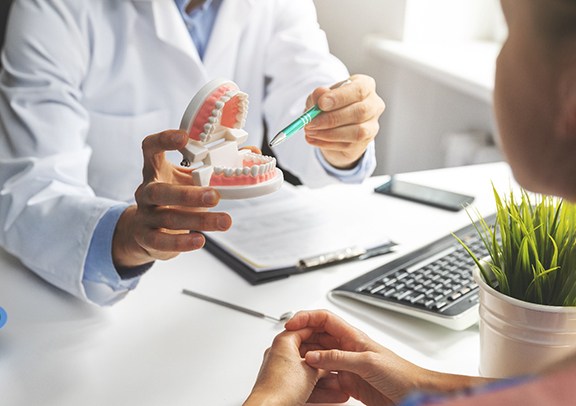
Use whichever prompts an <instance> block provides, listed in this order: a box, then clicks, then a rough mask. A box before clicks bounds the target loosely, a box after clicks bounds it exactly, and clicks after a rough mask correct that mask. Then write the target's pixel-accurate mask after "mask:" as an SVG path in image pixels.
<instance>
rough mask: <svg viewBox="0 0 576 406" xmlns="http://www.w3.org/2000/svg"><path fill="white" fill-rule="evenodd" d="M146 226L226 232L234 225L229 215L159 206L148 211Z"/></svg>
mask: <svg viewBox="0 0 576 406" xmlns="http://www.w3.org/2000/svg"><path fill="white" fill-rule="evenodd" d="M148 213H149V215H148V217H147V219H146V224H147V225H148V226H149V227H151V228H154V229H167V230H194V231H226V230H228V229H229V228H230V226H231V225H232V218H231V217H230V215H229V214H228V213H223V212H209V211H199V210H185V209H181V208H178V207H166V206H159V207H154V208H150V209H149V210H148Z"/></svg>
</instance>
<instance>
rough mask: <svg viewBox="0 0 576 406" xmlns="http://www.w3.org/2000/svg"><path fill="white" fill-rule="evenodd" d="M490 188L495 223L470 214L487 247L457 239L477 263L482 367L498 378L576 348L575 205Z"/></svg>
mask: <svg viewBox="0 0 576 406" xmlns="http://www.w3.org/2000/svg"><path fill="white" fill-rule="evenodd" d="M493 190H494V198H495V201H496V219H495V222H494V224H488V223H487V222H486V221H485V220H483V219H482V217H481V216H480V215H479V213H476V214H477V216H478V219H479V220H478V221H476V222H474V224H475V227H476V230H477V232H478V234H479V236H480V238H481V240H482V242H483V244H484V246H485V247H486V249H487V251H488V253H489V255H488V256H487V257H486V258H478V257H476V256H475V255H474V253H473V252H472V251H471V250H470V249H469V248H468V247H467V246H466V244H465V243H464V242H463V241H461V240H460V243H461V244H462V245H463V246H464V248H466V250H467V251H468V253H469V254H470V255H471V256H472V258H473V259H474V261H475V262H476V264H477V269H475V271H474V277H475V280H476V282H477V283H478V285H479V287H480V293H479V294H480V366H479V369H480V373H481V374H482V375H484V376H490V377H495V378H503V377H508V376H514V375H521V374H529V373H533V372H537V371H539V370H541V369H543V368H546V367H547V366H549V365H552V364H554V363H556V362H558V361H561V360H562V359H564V358H567V357H569V356H570V355H572V354H574V353H576V205H574V204H571V203H568V202H566V201H563V200H562V199H558V198H555V197H551V196H543V195H534V194H529V193H528V192H527V191H525V190H523V189H521V191H520V193H519V194H518V193H516V194H515V193H514V192H510V194H509V195H508V196H501V195H500V194H499V193H498V192H497V191H496V189H495V188H494V187H493ZM469 215H470V213H469ZM470 217H471V220H472V216H471V215H470Z"/></svg>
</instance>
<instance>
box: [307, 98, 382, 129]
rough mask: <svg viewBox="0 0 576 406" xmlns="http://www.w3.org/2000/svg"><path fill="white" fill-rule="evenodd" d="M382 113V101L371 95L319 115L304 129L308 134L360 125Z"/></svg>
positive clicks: (375, 118)
mask: <svg viewBox="0 0 576 406" xmlns="http://www.w3.org/2000/svg"><path fill="white" fill-rule="evenodd" d="M383 111H384V101H383V100H382V99H381V98H380V97H379V96H378V95H377V94H376V93H373V94H371V95H369V96H368V97H367V98H366V99H363V100H360V101H356V102H353V103H350V104H348V105H345V106H342V107H341V108H338V109H332V110H330V111H326V112H324V113H323V114H319V115H318V116H317V117H316V118H315V119H314V120H312V121H311V122H310V124H308V125H307V126H306V127H305V129H306V131H307V132H308V131H312V130H326V129H332V128H338V127H342V126H346V125H351V124H361V123H364V122H367V121H371V120H377V119H378V118H379V117H380V115H381V114H382V112H383Z"/></svg>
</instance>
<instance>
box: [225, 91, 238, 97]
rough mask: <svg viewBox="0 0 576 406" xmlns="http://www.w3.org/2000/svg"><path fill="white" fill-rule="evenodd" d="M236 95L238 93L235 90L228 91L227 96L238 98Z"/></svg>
mask: <svg viewBox="0 0 576 406" xmlns="http://www.w3.org/2000/svg"><path fill="white" fill-rule="evenodd" d="M236 93H237V92H236V91H235V90H228V91H227V92H226V96H228V97H234V96H236Z"/></svg>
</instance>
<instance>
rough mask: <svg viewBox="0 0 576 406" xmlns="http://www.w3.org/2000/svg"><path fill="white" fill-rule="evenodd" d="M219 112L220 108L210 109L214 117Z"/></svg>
mask: <svg viewBox="0 0 576 406" xmlns="http://www.w3.org/2000/svg"><path fill="white" fill-rule="evenodd" d="M219 114H220V110H218V109H214V110H212V115H213V116H214V117H218V115H219Z"/></svg>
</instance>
